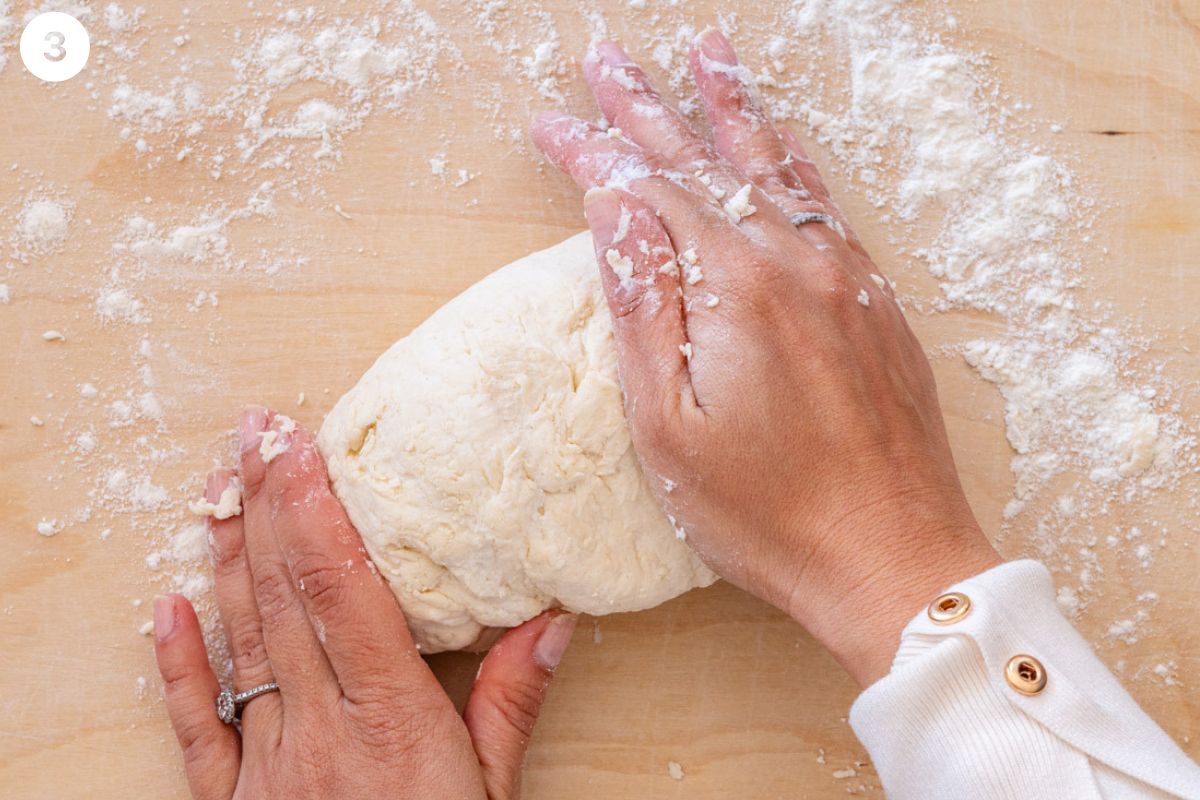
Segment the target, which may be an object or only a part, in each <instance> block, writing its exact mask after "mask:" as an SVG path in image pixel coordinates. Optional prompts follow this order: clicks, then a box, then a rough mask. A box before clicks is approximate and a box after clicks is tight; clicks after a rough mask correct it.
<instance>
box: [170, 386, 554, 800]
mask: <svg viewBox="0 0 1200 800" xmlns="http://www.w3.org/2000/svg"><path fill="white" fill-rule="evenodd" d="M284 419H286V418H284ZM281 423H282V420H281V419H280V418H278V417H274V416H273V415H271V414H269V412H267V411H266V410H265V409H261V408H252V409H249V410H248V411H247V412H246V413H244V414H243V416H242V419H241V424H240V426H239V432H240V438H241V466H240V470H239V473H234V472H233V471H232V470H217V471H215V472H214V473H212V474H211V475H210V476H209V480H208V485H207V488H206V496H207V498H208V500H209V501H210V502H213V503H216V502H217V501H218V500H219V498H220V496H221V493H222V492H223V491H224V490H225V488H226V486H228V485H229V482H230V480H231V478H233V477H234V476H235V474H238V475H239V477H240V479H241V481H242V485H243V499H242V504H243V513H242V514H241V515H240V516H234V517H231V518H229V519H226V520H221V521H217V520H213V521H212V523H211V528H210V538H209V542H210V547H211V555H212V560H213V570H214V573H215V594H216V600H217V605H218V607H219V609H220V614H221V622H222V624H223V626H224V629H225V635H226V639H227V641H228V642H229V651H230V654H231V656H232V660H233V683H234V688H235V689H236V690H237V691H244V690H246V689H249V688H251V687H254V686H259V685H261V684H265V683H268V682H270V681H275V682H277V683H278V684H279V692H277V693H270V694H265V695H261V696H259V697H257V698H255V699H253V700H251V701H250V702H249V703H248V704H247V705H246V707H245V710H244V713H243V714H242V717H241V731H240V733H239V731H238V730H237V729H235V728H234V727H233V726H230V725H226V724H224V723H222V722H221V721H220V720H219V719H218V718H217V713H216V710H215V707H214V700H215V698H216V696H217V693H218V691H219V687H218V685H217V680H216V677H215V676H214V675H213V672H212V669H211V668H210V666H209V663H208V657H207V654H206V652H205V648H204V640H203V638H202V636H201V633H200V628H199V624H198V622H197V619H196V614H195V612H194V611H193V609H192V607H191V605H190V604H189V603H188V601H187V600H185V599H184V598H183V597H180V596H178V595H167V596H164V597H159V598H156V600H155V603H154V632H155V654H156V656H157V658H158V665H159V670H160V672H161V673H162V678H163V691H164V694H165V697H166V704H167V711H168V712H169V714H170V717H171V724H172V725H173V726H174V728H175V733H176V735H177V736H178V738H179V744H180V747H181V748H182V750H183V758H184V767H185V769H186V771H187V776H188V783H189V785H190V787H191V790H192V794H193V796H194V797H196V798H197V800H229V798H235V797H236V798H253V800H260V799H261V798H286V800H304V799H305V798H314V799H315V798H330V797H337V798H346V799H347V800H349V799H352V798H372V800H374V798H379V797H391V798H400V799H401V800H402V799H403V798H427V797H436V798H447V800H449V799H450V798H454V799H455V800H457V799H458V798H472V799H476V798H479V799H482V798H488V800H511V799H512V798H516V797H518V796H519V791H520V790H519V786H520V778H521V762H522V759H523V757H524V754H525V748H526V745H527V744H528V741H529V737H530V734H531V733H532V730H533V725H534V722H535V721H536V719H537V716H538V712H539V710H540V708H541V704H542V698H543V696H544V694H545V691H546V688H547V686H548V685H549V683H550V678H551V676H552V675H553V672H554V668H555V667H556V666H557V664H558V662H559V659H560V658H561V656H562V654H563V651H564V649H565V648H566V646H567V644H568V642H569V641H570V638H571V632H572V630H573V628H574V624H575V618H574V616H572V615H569V614H563V613H561V612H553V611H552V612H546V613H545V614H542V615H541V616H538V617H536V618H534V619H532V620H530V621H529V622H526V623H525V624H524V625H521V626H519V627H517V628H514V629H513V630H511V631H509V632H508V633H506V634H505V635H504V636H503V637H502V638H501V639H500V641H499V642H497V643H496V644H495V645H494V646H493V647H492V649H491V651H490V652H489V653H488V655H487V657H486V658H485V659H484V661H483V664H482V666H481V667H480V671H479V674H478V676H477V677H476V680H475V686H474V689H473V691H472V693H471V696H470V699H469V700H468V701H467V704H466V708H465V710H464V712H463V717H461V718H460V717H459V715H458V714H457V712H456V711H455V709H454V706H453V704H452V703H451V702H450V698H449V697H447V696H446V694H445V692H443V691H442V688H441V686H440V685H439V684H438V682H437V680H436V678H435V677H434V675H433V673H432V672H430V670H429V668H428V667H427V666H426V665H425V662H424V661H423V660H422V659H421V657H420V655H419V654H418V653H417V650H416V648H415V647H414V646H413V642H412V639H411V638H410V636H409V632H408V627H407V625H406V624H405V621H404V616H403V614H402V613H401V611H400V608H399V606H398V605H397V603H396V599H395V597H394V596H393V595H392V593H391V592H390V591H389V590H388V588H387V586H386V585H385V584H384V582H383V580H382V579H381V578H380V577H379V576H378V575H377V574H376V572H375V571H374V569H373V567H372V565H371V564H370V561H369V560H368V558H367V555H366V553H365V551H364V550H363V547H362V542H361V540H360V539H359V537H358V533H357V532H356V531H355V530H354V528H353V526H351V524H350V521H349V519H347V517H346V514H345V511H344V510H343V509H342V506H341V504H340V503H339V502H338V501H337V498H336V497H334V496H333V494H332V493H331V492H330V489H329V480H328V477H327V475H326V472H325V465H324V463H323V462H322V460H321V457H320V455H319V454H318V452H317V449H316V447H315V446H314V445H313V442H312V439H311V438H310V437H309V435H308V433H307V432H306V431H304V430H302V429H299V428H296V429H295V430H293V431H290V432H289V431H288V427H290V426H288V425H284V424H281ZM267 430H273V431H275V432H276V435H277V437H278V438H277V439H276V441H275V445H276V449H278V448H286V449H285V450H284V451H283V452H281V453H279V455H277V456H276V457H274V458H272V459H269V460H268V462H266V463H264V460H263V458H262V456H261V455H260V444H261V441H262V437H261V434H262V433H263V432H265V431H267Z"/></svg>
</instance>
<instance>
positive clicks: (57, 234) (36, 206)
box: [17, 197, 71, 255]
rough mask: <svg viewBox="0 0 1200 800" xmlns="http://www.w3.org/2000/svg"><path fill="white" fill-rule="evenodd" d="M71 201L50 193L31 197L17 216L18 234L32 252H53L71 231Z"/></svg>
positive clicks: (41, 253) (39, 253) (23, 243)
mask: <svg viewBox="0 0 1200 800" xmlns="http://www.w3.org/2000/svg"><path fill="white" fill-rule="evenodd" d="M70 224H71V205H70V204H68V203H65V202H61V201H58V200H54V199H51V198H46V197H30V198H29V199H28V200H27V201H26V202H25V207H24V208H22V209H21V214H20V217H19V218H18V220H17V237H18V239H19V240H20V243H21V244H22V245H24V246H25V248H27V249H28V250H29V251H30V252H32V253H34V254H36V255H43V254H46V253H50V252H53V251H54V250H55V249H56V248H57V247H58V246H59V245H61V244H62V243H63V242H65V241H66V240H67V236H68V235H69V234H70Z"/></svg>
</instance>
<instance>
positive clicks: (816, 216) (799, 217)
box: [789, 211, 846, 239]
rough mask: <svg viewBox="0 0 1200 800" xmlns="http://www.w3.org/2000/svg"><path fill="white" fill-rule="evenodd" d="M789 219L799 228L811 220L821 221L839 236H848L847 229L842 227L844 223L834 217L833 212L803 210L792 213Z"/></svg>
mask: <svg viewBox="0 0 1200 800" xmlns="http://www.w3.org/2000/svg"><path fill="white" fill-rule="evenodd" d="M789 220H790V221H791V223H792V224H793V225H795V226H796V227H797V228H799V227H800V226H801V225H807V224H808V223H810V222H820V223H821V224H822V225H825V226H827V227H828V228H829V229H830V230H832V231H833V232H834V233H836V234H837V235H838V236H841V237H842V238H843V239H845V238H846V231H845V229H843V228H842V223H840V222H838V221H837V220H836V219H834V218H833V216H832V215H831V214H823V213H821V212H820V211H801V212H800V213H798V214H792V216H791V217H789Z"/></svg>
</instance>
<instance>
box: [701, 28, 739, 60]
mask: <svg viewBox="0 0 1200 800" xmlns="http://www.w3.org/2000/svg"><path fill="white" fill-rule="evenodd" d="M696 39H697V43H698V44H699V45H700V52H701V53H704V55H706V56H708V57H709V58H711V59H712V60H713V61H716V62H717V63H720V64H727V65H728V66H731V67H735V66H737V63H738V60H737V53H735V52H733V45H731V44H730V43H729V40H728V39H726V38H725V34H723V33H721V32H720V31H719V30H717V29H716V28H708V29H707V30H705V31H704V32H703V33H701V34H700V35H699V36H698V37H696Z"/></svg>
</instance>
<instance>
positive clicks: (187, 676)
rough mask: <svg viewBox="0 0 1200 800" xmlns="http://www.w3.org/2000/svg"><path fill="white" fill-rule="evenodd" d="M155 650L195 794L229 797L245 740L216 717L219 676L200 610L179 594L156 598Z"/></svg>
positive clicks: (209, 799)
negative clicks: (207, 646)
mask: <svg viewBox="0 0 1200 800" xmlns="http://www.w3.org/2000/svg"><path fill="white" fill-rule="evenodd" d="M154 656H155V658H156V659H158V671H159V673H161V674H162V679H163V695H164V697H165V698H166V703H167V714H168V715H169V716H170V718H171V727H173V728H174V729H175V736H176V737H177V738H178V739H179V747H180V748H181V749H182V750H183V766H184V769H185V770H186V772H187V778H188V786H189V787H190V788H191V790H192V796H193V797H195V798H196V800H228V798H231V797H233V791H234V789H235V788H236V786H237V778H238V771H239V769H240V765H241V744H240V742H239V741H238V735H237V731H236V730H234V729H233V728H232V727H231V726H229V725H226V724H225V723H223V722H221V720H220V718H218V717H217V709H216V699H217V693H218V692H219V691H220V688H219V687H218V686H217V678H216V676H215V675H213V671H212V668H211V667H210V666H209V665H208V654H207V653H206V652H205V650H204V637H203V635H202V634H201V633H200V623H199V622H198V621H197V620H196V612H195V611H193V610H192V605H191V603H189V602H188V601H187V600H186V599H184V598H183V597H182V596H180V595H177V594H169V595H165V596H162V597H156V598H154Z"/></svg>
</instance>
